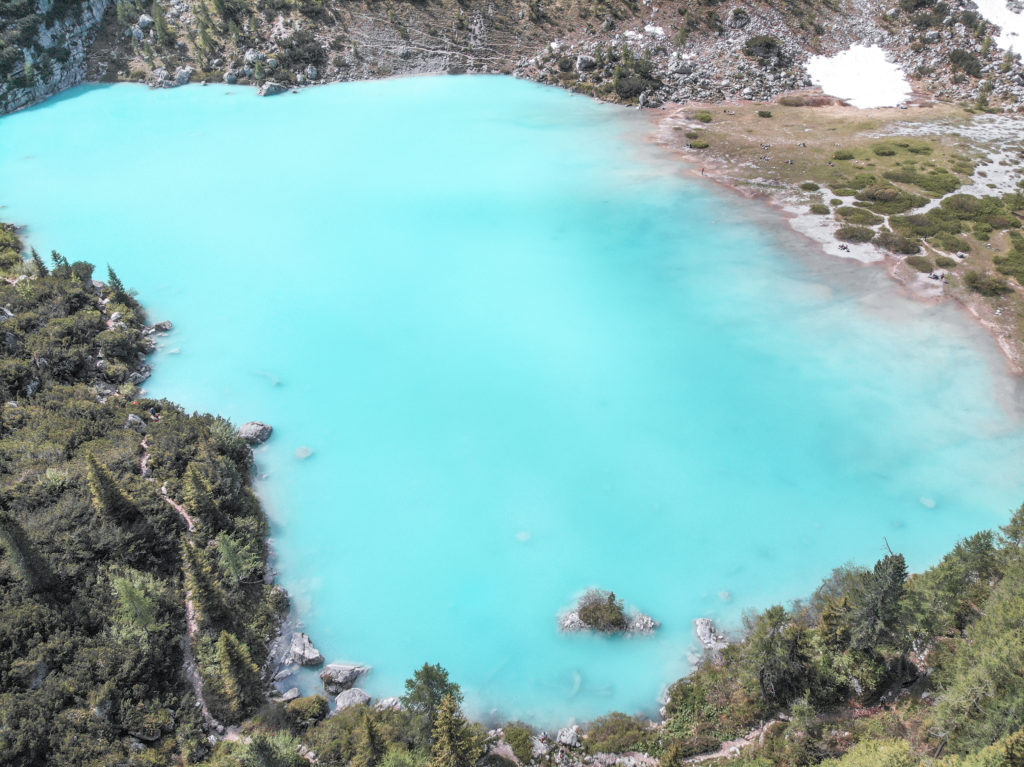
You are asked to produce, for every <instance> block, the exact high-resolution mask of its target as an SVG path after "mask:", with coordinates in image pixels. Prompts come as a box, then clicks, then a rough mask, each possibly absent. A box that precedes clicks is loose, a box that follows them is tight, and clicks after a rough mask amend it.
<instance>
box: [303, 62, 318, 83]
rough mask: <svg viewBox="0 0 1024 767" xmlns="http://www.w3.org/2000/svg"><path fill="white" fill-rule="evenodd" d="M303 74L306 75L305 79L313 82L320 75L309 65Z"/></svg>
mask: <svg viewBox="0 0 1024 767" xmlns="http://www.w3.org/2000/svg"><path fill="white" fill-rule="evenodd" d="M304 74H305V75H306V79H308V80H315V79H316V78H317V77H318V76H319V75H320V71H319V70H318V69H317V68H316V67H315V66H313V65H312V64H309V65H308V66H307V67H306V71H305V72H304Z"/></svg>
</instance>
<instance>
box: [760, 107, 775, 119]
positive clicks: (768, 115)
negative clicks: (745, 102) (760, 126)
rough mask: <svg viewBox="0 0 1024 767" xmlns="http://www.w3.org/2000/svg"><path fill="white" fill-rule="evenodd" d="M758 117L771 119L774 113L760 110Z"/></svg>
mask: <svg viewBox="0 0 1024 767" xmlns="http://www.w3.org/2000/svg"><path fill="white" fill-rule="evenodd" d="M757 116H758V117H765V118H767V117H771V116H772V113H771V112H769V111H768V110H767V109H758V110H757Z"/></svg>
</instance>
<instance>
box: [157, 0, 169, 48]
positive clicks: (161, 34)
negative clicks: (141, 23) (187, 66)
mask: <svg viewBox="0 0 1024 767" xmlns="http://www.w3.org/2000/svg"><path fill="white" fill-rule="evenodd" d="M152 16H153V28H154V29H155V30H156V44H157V45H159V46H165V45H168V44H170V43H171V42H173V41H174V33H173V32H171V27H170V25H169V24H168V23H167V15H166V14H165V13H164V9H163V7H162V6H161V5H160V3H159V2H154V3H153V14H152Z"/></svg>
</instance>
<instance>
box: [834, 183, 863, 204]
mask: <svg viewBox="0 0 1024 767" xmlns="http://www.w3.org/2000/svg"><path fill="white" fill-rule="evenodd" d="M832 193H833V194H838V195H839V196H840V197H853V196H854V195H856V194H857V190H856V189H852V188H850V187H848V186H840V187H837V188H835V189H833V190H832ZM840 202H842V201H841V200H840Z"/></svg>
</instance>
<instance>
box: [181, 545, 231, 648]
mask: <svg viewBox="0 0 1024 767" xmlns="http://www.w3.org/2000/svg"><path fill="white" fill-rule="evenodd" d="M182 559H183V560H184V563H185V590H186V591H187V592H188V593H189V594H191V595H192V604H193V606H194V607H195V611H196V621H197V622H198V623H199V627H200V628H203V629H206V628H214V627H217V626H223V625H225V624H226V623H227V622H228V621H229V619H230V612H229V610H228V607H227V601H226V598H225V595H224V591H223V589H222V588H221V586H220V584H219V583H218V582H217V578H216V576H215V575H214V572H213V566H212V563H211V561H210V555H209V553H208V552H207V551H206V550H205V549H200V548H199V547H198V546H193V545H192V544H191V543H188V542H187V541H186V542H184V543H183V544H182Z"/></svg>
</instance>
